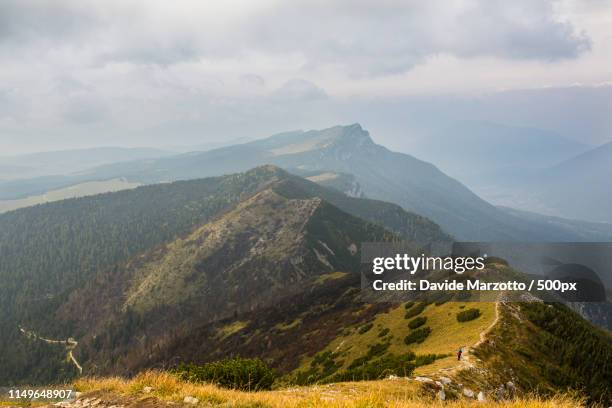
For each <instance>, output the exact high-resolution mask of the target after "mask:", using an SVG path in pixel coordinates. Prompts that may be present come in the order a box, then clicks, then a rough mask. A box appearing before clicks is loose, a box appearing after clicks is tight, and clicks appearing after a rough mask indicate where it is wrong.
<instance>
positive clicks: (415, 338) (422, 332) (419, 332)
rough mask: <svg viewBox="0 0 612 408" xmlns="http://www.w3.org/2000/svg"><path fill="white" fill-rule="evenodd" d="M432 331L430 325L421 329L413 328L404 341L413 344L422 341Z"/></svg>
mask: <svg viewBox="0 0 612 408" xmlns="http://www.w3.org/2000/svg"><path fill="white" fill-rule="evenodd" d="M430 333H431V328H430V327H421V328H420V329H416V330H413V331H412V332H410V334H409V335H407V336H406V337H405V338H404V343H406V344H412V343H422V342H424V341H425V339H426V338H427V336H429V334H430Z"/></svg>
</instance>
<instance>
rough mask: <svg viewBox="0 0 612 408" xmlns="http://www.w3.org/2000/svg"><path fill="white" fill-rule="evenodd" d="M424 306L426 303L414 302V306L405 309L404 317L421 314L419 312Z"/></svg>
mask: <svg viewBox="0 0 612 408" xmlns="http://www.w3.org/2000/svg"><path fill="white" fill-rule="evenodd" d="M426 307H427V305H426V304H425V303H423V302H420V303H417V304H415V305H414V306H412V307H411V308H410V309H408V310H407V311H406V314H405V315H404V319H410V318H413V317H414V316H417V315H419V314H421V312H422V311H423V310H425V308H426Z"/></svg>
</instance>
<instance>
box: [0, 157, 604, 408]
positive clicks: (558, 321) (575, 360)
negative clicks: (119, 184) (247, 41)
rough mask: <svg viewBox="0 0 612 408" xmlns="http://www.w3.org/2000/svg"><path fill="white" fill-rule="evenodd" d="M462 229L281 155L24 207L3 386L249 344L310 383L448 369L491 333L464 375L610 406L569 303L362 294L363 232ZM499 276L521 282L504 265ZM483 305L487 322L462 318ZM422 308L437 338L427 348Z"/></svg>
mask: <svg viewBox="0 0 612 408" xmlns="http://www.w3.org/2000/svg"><path fill="white" fill-rule="evenodd" d="M450 239H451V238H450V237H449V236H448V235H447V234H446V233H444V232H443V230H442V229H441V228H440V227H439V226H438V225H436V224H435V223H433V222H432V221H429V220H428V219H426V218H423V217H421V216H419V215H416V214H412V213H409V212H406V211H405V210H403V209H402V208H401V207H399V206H397V205H395V204H389V203H385V202H382V201H376V200H370V199H365V198H358V197H350V196H348V195H346V194H344V193H341V192H338V191H336V190H333V189H330V188H328V187H323V186H320V185H318V184H316V183H314V182H312V181H309V180H306V179H304V178H301V177H298V176H295V175H292V174H290V173H287V172H286V171H284V170H282V169H280V168H278V167H275V166H271V165H267V166H261V167H257V168H255V169H252V170H249V171H247V172H244V173H236V174H230V175H225V176H219V177H213V178H206V179H198V180H189V181H177V182H172V183H163V184H156V185H150V186H142V187H138V188H135V189H132V190H125V191H120V192H114V193H108V194H101V195H96V196H91V197H83V198H78V199H70V200H63V201H59V202H55V203H49V204H46V205H41V206H35V207H29V208H24V209H20V210H16V211H12V212H9V213H6V214H3V215H0V259H2V263H0V282H1V284H0V301H1V302H2V303H1V304H0V306H1V308H2V310H3V312H4V313H3V315H2V316H0V325H1V330H0V345H1V347H0V350H1V352H0V364H2V367H3V370H2V371H1V372H0V381H2V382H3V383H5V384H16V383H48V382H51V381H60V382H61V381H64V380H67V379H70V378H74V377H75V376H78V375H79V374H80V370H83V372H82V374H85V375H116V374H126V375H128V374H135V373H137V372H139V371H141V370H144V369H147V368H151V367H156V368H158V369H165V368H172V367H176V366H177V364H179V363H180V362H196V363H204V362H207V361H213V360H216V359H221V358H224V357H229V356H232V355H240V356H243V357H258V358H262V359H264V361H266V362H267V363H268V364H270V365H271V366H272V367H274V368H275V369H277V370H278V372H279V373H280V374H282V375H283V376H284V377H283V378H285V379H286V381H291V382H297V383H306V384H308V383H311V382H327V381H343V380H346V379H349V378H355V377H354V376H363V375H366V374H364V373H365V371H363V370H366V369H367V370H373V369H374V368H375V367H377V366H380V365H381V364H395V363H397V362H402V363H401V364H402V367H411V369H416V370H421V371H418V372H423V373H425V372H428V373H434V372H436V373H437V372H439V371H438V370H445V369H452V367H454V364H455V361H456V359H455V357H454V355H450V353H452V352H454V351H455V350H456V348H457V347H462V345H465V344H475V342H476V340H477V339H478V338H479V336H480V337H482V336H483V335H482V334H481V333H487V336H489V337H488V338H490V339H491V341H487V342H486V344H485V343H483V344H482V345H478V346H476V345H475V346H474V350H471V351H470V352H469V355H473V356H474V357H473V358H478V360H479V361H480V363H479V364H480V365H481V367H482V370H483V371H475V372H474V375H471V376H470V378H469V379H467V380H461V381H463V382H464V384H469V385H470V387H479V388H480V389H483V390H486V392H493V390H494V389H495V388H496V387H498V386H499V384H500V383H502V384H504V383H505V382H507V381H510V380H511V381H513V382H514V383H515V384H516V386H517V387H518V388H519V389H520V390H522V391H524V392H529V391H533V390H536V389H538V390H539V391H541V392H550V393H552V392H555V391H556V390H560V389H565V388H566V387H570V388H575V389H579V388H580V389H585V390H587V392H588V393H589V395H590V396H591V398H593V399H594V400H601V401H607V400H608V399H609V398H610V395H609V390H610V387H609V385H610V384H609V379H610V378H612V377H610V376H609V375H608V374H609V365H607V362H609V361H610V359H611V358H612V340H610V339H611V338H610V336H609V334H608V333H606V332H604V331H602V330H599V329H597V328H595V327H594V326H592V325H591V324H590V323H588V322H586V321H584V320H583V319H582V318H581V317H580V316H579V315H577V314H575V313H574V312H572V311H571V310H569V309H568V308H566V307H564V306H562V305H555V306H550V307H549V306H547V305H545V304H543V303H541V302H535V303H533V302H531V303H525V304H520V303H519V304H511V303H508V302H503V301H501V302H499V303H497V304H496V303H486V302H485V303H480V304H470V303H466V302H462V301H460V300H457V301H455V302H448V300H450V299H449V298H448V297H446V298H444V299H442V298H437V299H433V298H432V299H424V300H422V302H421V303H420V304H417V305H414V304H412V303H414V302H409V303H406V304H403V303H400V304H397V303H389V302H373V303H369V302H367V301H365V299H364V298H363V297H362V295H361V293H362V292H361V290H360V287H361V278H360V271H361V254H360V244H361V243H362V242H368V241H375V242H391V241H393V242H395V241H407V242H410V243H412V244H413V245H416V246H427V245H429V244H432V243H438V242H448V241H449V240H450ZM486 273H487V274H491V276H508V277H510V276H513V277H516V276H518V275H517V274H518V272H516V271H513V270H511V269H510V268H508V267H507V266H506V265H504V264H503V263H495V262H493V263H490V264H489V265H488V268H487V271H486ZM482 278H484V276H481V279H482ZM466 306H469V307H472V308H478V309H479V311H480V317H478V318H476V319H475V320H473V321H470V322H468V323H462V322H461V321H459V320H457V319H455V317H454V316H455V315H457V314H458V313H461V311H462V310H463V309H462V308H465V307H466ZM413 307H414V308H415V309H412V308H413ZM411 310H412V311H411ZM415 316H416V317H419V318H420V319H421V321H423V322H425V323H426V325H425V326H424V327H423V330H425V329H426V330H425V331H423V330H421V331H419V333H421V334H423V333H425V332H426V334H425V338H424V339H421V340H419V342H418V343H415V344H412V343H410V341H409V340H407V339H410V336H411V334H412V332H413V331H414V330H416V329H411V327H412V326H414V324H413V323H412V321H411V319H412V318H414V317H415ZM423 319H424V320H423ZM409 323H410V324H409ZM488 327H489V329H487V328H488ZM491 327H494V329H491ZM517 333H518V334H519V335H518V336H515V335H513V334H517ZM44 339H66V340H63V341H59V340H56V341H57V343H55V344H50V343H46V342H45V340H44ZM62 344H65V345H66V346H62ZM68 345H70V348H68ZM67 351H68V353H69V357H70V358H68V359H67V358H66V352H67ZM449 352H450V353H449ZM472 353H473V354H472ZM553 353H561V355H562V356H563V357H560V358H551V356H552V355H553ZM503 355H505V356H512V358H508V359H504V360H503V361H502V362H500V361H499V358H500V356H503ZM594 355H597V356H599V357H598V358H592V356H594ZM74 361H77V362H78V363H77V364H78V367H77V366H76V364H74ZM473 361H474V363H476V360H473ZM445 367H446V368H445ZM77 368H80V370H78V369H77ZM367 372H370V371H367ZM441 372H443V373H444V374H445V375H451V374H450V373H447V372H446V371H441ZM476 373H480V374H476ZM368 375H369V374H368ZM429 375H432V374H429ZM436 375H440V374H436ZM360 378H361V377H360ZM455 380H458V379H455ZM468 381H469V382H468Z"/></svg>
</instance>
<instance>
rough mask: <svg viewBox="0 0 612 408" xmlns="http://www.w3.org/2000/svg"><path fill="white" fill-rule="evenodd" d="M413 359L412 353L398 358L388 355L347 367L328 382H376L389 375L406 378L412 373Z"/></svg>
mask: <svg viewBox="0 0 612 408" xmlns="http://www.w3.org/2000/svg"><path fill="white" fill-rule="evenodd" d="M414 359H415V355H414V353H406V354H402V355H399V356H396V355H394V354H388V355H385V356H383V357H381V358H379V359H378V360H376V361H372V362H364V363H363V364H360V365H354V366H352V367H349V368H348V369H347V370H346V371H342V372H339V373H337V374H335V375H333V376H332V377H331V378H330V381H331V382H340V381H367V380H378V379H382V378H386V377H388V376H390V375H397V376H401V377H408V376H410V375H411V374H412V372H413V371H414V368H415V364H414Z"/></svg>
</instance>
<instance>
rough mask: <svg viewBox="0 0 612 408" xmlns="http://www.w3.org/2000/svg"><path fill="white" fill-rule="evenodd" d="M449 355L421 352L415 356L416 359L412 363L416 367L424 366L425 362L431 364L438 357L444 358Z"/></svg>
mask: <svg viewBox="0 0 612 408" xmlns="http://www.w3.org/2000/svg"><path fill="white" fill-rule="evenodd" d="M449 356H450V354H422V355H419V356H416V359H415V360H414V365H415V366H417V367H420V366H424V365H427V364H431V363H433V362H434V361H436V360H438V359H441V358H446V357H449Z"/></svg>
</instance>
